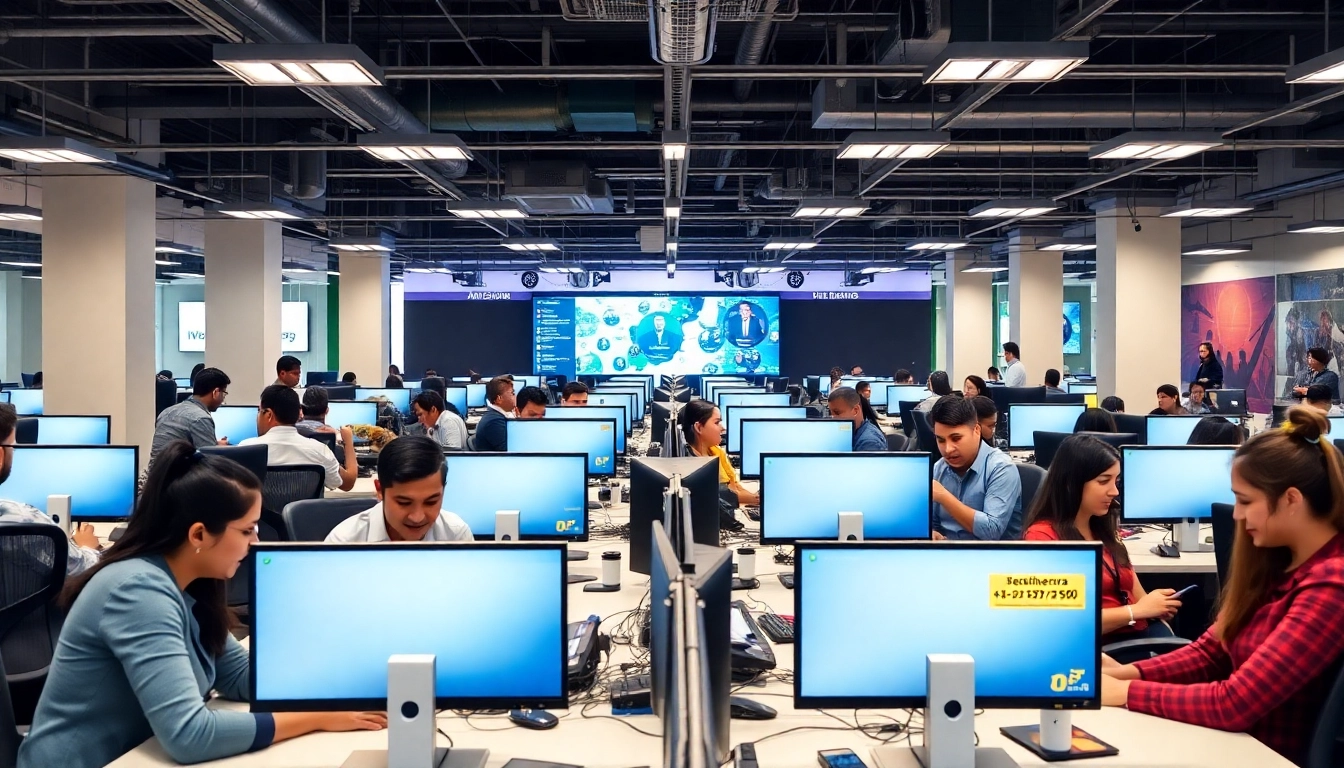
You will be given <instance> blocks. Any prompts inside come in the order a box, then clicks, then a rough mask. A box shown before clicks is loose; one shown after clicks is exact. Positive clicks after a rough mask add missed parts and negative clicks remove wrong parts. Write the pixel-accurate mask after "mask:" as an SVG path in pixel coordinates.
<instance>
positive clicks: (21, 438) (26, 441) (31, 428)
mask: <svg viewBox="0 0 1344 768" xmlns="http://www.w3.org/2000/svg"><path fill="white" fill-rule="evenodd" d="M38 424H39V422H38V420H37V419H34V418H32V417H29V418H26V419H19V420H18V423H16V424H15V425H14V442H15V443H18V444H19V445H37V430H38Z"/></svg>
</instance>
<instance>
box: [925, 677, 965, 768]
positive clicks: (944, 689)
mask: <svg viewBox="0 0 1344 768" xmlns="http://www.w3.org/2000/svg"><path fill="white" fill-rule="evenodd" d="M927 658H928V687H929V698H928V702H927V706H926V707H925V709H924V746H923V747H921V749H922V750H923V754H924V759H923V760H922V761H921V762H922V763H923V764H924V766H925V768H961V767H962V766H968V765H975V659H973V658H971V657H970V655H968V654H965V653H931V654H929V655H928V657H927Z"/></svg>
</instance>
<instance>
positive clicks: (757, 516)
mask: <svg viewBox="0 0 1344 768" xmlns="http://www.w3.org/2000/svg"><path fill="white" fill-rule="evenodd" d="M742 514H744V515H746V516H747V519H748V520H750V521H752V522H753V523H759V522H761V508H760V507H743V508H742Z"/></svg>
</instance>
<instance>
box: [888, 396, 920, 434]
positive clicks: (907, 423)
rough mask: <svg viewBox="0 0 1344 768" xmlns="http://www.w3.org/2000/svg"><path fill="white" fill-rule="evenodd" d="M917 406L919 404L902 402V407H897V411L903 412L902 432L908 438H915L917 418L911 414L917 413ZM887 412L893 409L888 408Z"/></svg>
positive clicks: (907, 401)
mask: <svg viewBox="0 0 1344 768" xmlns="http://www.w3.org/2000/svg"><path fill="white" fill-rule="evenodd" d="M917 405H919V403H916V402H914V401H911V400H902V401H901V403H900V405H899V406H897V409H898V410H899V411H900V412H901V431H902V432H904V433H905V436H906V437H914V436H915V417H914V416H912V415H911V414H913V413H914V412H915V406H917ZM887 410H888V411H890V410H891V407H890V406H888V407H887Z"/></svg>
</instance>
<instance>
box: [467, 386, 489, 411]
mask: <svg viewBox="0 0 1344 768" xmlns="http://www.w3.org/2000/svg"><path fill="white" fill-rule="evenodd" d="M467 407H468V408H484V407H485V385H484V384H468V385H467Z"/></svg>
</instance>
